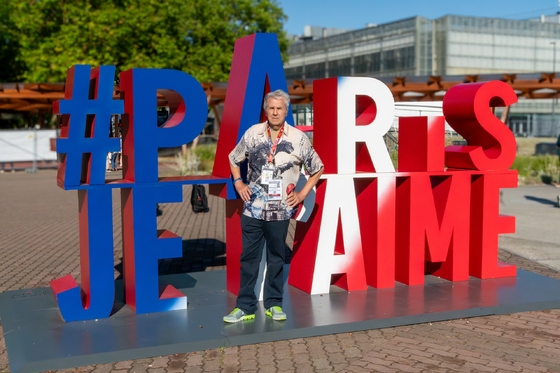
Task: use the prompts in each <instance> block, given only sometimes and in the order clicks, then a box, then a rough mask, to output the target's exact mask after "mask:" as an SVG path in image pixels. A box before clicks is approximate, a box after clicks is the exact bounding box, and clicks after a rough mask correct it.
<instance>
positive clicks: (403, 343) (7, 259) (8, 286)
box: [0, 170, 560, 373]
mask: <svg viewBox="0 0 560 373" xmlns="http://www.w3.org/2000/svg"><path fill="white" fill-rule="evenodd" d="M115 175H116V174H115V173H113V174H111V177H115ZM55 176H56V173H55V171H53V170H41V171H39V172H37V173H25V172H15V173H4V174H0V208H1V211H2V214H1V215H0V257H1V258H2V259H3V260H2V261H0V292H3V291H7V290H16V289H25V288H36V287H47V286H48V284H49V281H51V280H52V279H54V278H57V277H60V276H62V275H65V274H68V273H70V274H72V275H73V276H74V277H75V278H76V279H77V281H78V282H80V269H79V253H78V251H79V250H78V233H77V231H78V222H77V193H76V192H75V191H64V190H62V189H59V188H58V187H57V186H56V182H55ZM113 196H114V205H113V206H114V209H113V210H114V229H115V264H116V270H115V277H118V276H119V275H120V273H119V263H120V262H121V257H122V250H121V247H120V245H121V241H122V239H121V237H120V234H119V232H120V221H119V216H120V214H119V211H118V209H119V206H120V202H119V192H118V191H117V190H115V191H114V194H113ZM189 196H190V187H185V188H184V199H185V201H186V202H184V203H180V204H164V205H162V206H161V208H162V210H163V215H162V216H160V217H159V218H158V226H159V227H161V228H163V227H165V228H167V229H170V230H171V231H173V232H175V233H177V234H179V235H181V236H182V237H183V240H184V244H183V257H182V258H180V259H167V260H163V261H161V264H160V271H161V273H182V272H190V271H210V270H221V269H223V268H224V264H225V246H224V241H225V238H224V219H225V218H224V203H223V201H222V200H220V199H218V198H215V197H213V196H209V204H210V212H209V213H207V214H196V215H195V214H194V213H192V212H191V210H190V204H189V203H188V200H189ZM290 232H291V233H293V226H292V229H291V230H290ZM291 239H292V237H290V240H291ZM290 240H289V242H288V244H291V242H290ZM499 255H500V259H501V260H502V261H506V262H509V263H512V264H515V265H517V266H518V268H520V269H525V270H529V271H532V272H536V273H539V274H542V275H545V276H549V277H553V278H557V279H560V273H559V272H556V271H554V270H552V269H549V268H547V267H544V266H542V265H539V264H537V263H535V262H532V261H529V260H526V259H524V258H521V257H519V256H516V255H514V254H511V253H509V252H507V251H506V250H502V249H501V250H500V254H499ZM217 322H219V320H217ZM9 371H10V370H9V365H8V357H7V353H6V346H5V342H4V336H3V333H2V332H1V326H0V372H9ZM59 372H88V373H89V372H91V373H101V372H110V373H125V372H127V373H132V372H137V373H141V372H150V373H166V372H560V310H559V309H554V310H545V311H536V312H522V313H515V314H511V315H500V316H485V317H476V318H469V319H457V320H450V321H444V322H434V323H425V324H418V325H409V326H401V327H394V328H385V329H377V330H364V331H360V332H354V333H342V334H335V335H325V336H318V337H311V338H299V339H291V340H283V341H276V342H270V343H260V344H253V345H246V346H239V347H228V348H221V349H210V350H205V351H196V352H189V353H183V354H175V355H170V356H158V357H153V358H146V359H137V360H129V361H121V362H116V363H111V364H98V365H92V366H83V367H76V368H71V369H64V370H59Z"/></svg>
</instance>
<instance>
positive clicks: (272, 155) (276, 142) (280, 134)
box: [266, 125, 284, 163]
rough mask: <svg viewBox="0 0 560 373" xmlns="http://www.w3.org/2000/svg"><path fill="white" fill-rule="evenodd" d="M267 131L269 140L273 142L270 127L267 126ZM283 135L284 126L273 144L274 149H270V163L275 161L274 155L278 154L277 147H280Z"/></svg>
mask: <svg viewBox="0 0 560 373" xmlns="http://www.w3.org/2000/svg"><path fill="white" fill-rule="evenodd" d="M266 129H267V130H268V138H269V139H270V140H271V141H272V134H271V133H270V126H266ZM282 133H284V125H282V128H280V132H278V136H276V141H275V142H273V143H272V147H271V148H270V154H269V155H268V163H272V161H273V159H274V153H276V146H278V143H279V142H280V139H281V138H282Z"/></svg>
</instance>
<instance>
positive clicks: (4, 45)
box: [0, 1, 24, 82]
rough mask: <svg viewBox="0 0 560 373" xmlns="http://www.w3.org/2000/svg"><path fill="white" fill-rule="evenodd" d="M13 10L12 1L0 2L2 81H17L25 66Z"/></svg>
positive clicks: (0, 78)
mask: <svg viewBox="0 0 560 373" xmlns="http://www.w3.org/2000/svg"><path fill="white" fill-rule="evenodd" d="M12 10H13V9H12V7H11V3H10V2H7V1H2V2H0V82H17V81H18V80H19V79H20V77H21V74H22V73H23V68H24V64H23V62H22V61H21V59H20V45H19V41H18V38H17V30H16V26H15V24H14V22H13V20H12V17H11V14H12Z"/></svg>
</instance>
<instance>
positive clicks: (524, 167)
mask: <svg viewBox="0 0 560 373" xmlns="http://www.w3.org/2000/svg"><path fill="white" fill-rule="evenodd" d="M559 166H560V163H559V161H558V157H557V156H554V155H538V156H534V155H518V156H517V157H516V158H515V162H513V166H512V167H511V168H512V169H514V170H517V172H518V174H519V182H520V183H522V184H535V183H542V182H546V181H549V182H550V181H553V182H556V183H557V182H558V177H559V175H558V174H559V172H560V167H559Z"/></svg>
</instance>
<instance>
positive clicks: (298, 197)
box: [286, 167, 323, 208]
mask: <svg viewBox="0 0 560 373" xmlns="http://www.w3.org/2000/svg"><path fill="white" fill-rule="evenodd" d="M322 174H323V167H321V169H320V170H319V171H317V172H315V173H314V174H313V175H311V176H309V179H307V182H306V183H305V185H304V186H303V188H301V190H300V191H299V192H296V191H295V190H294V191H293V192H292V193H290V194H289V195H288V198H286V203H287V204H288V206H290V207H292V208H293V207H296V206H297V205H299V204H300V203H301V202H303V200H304V199H305V197H307V195H308V194H309V192H311V190H312V189H313V188H314V187H315V185H317V183H318V182H319V179H320V178H321V175H322Z"/></svg>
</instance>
